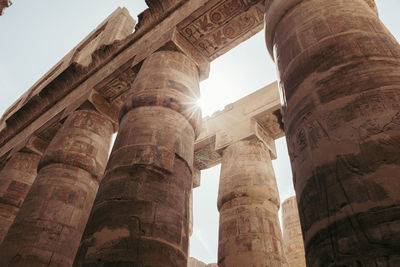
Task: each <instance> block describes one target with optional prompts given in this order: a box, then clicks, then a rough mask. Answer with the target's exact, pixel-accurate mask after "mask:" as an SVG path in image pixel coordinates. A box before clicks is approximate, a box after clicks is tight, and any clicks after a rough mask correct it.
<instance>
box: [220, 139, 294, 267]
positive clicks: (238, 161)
mask: <svg viewBox="0 0 400 267" xmlns="http://www.w3.org/2000/svg"><path fill="white" fill-rule="evenodd" d="M279 204H280V201H279V193H278V188H277V185H276V180H275V174H274V170H273V167H272V161H271V155H270V151H269V149H268V148H267V146H266V145H265V144H264V143H263V142H261V141H260V140H258V139H252V140H241V141H238V142H235V143H233V144H231V145H229V146H228V147H227V148H225V149H224V150H223V152H222V164H221V176H220V184H219V194H218V210H219V212H220V222H219V243H218V266H219V267H242V266H271V267H275V266H287V265H286V259H285V256H284V250H283V244H282V234H281V228H280V224H279V218H278V210H279Z"/></svg>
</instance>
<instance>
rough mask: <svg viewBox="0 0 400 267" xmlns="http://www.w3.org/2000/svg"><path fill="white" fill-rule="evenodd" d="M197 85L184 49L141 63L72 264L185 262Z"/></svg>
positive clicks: (196, 73) (196, 74)
mask: <svg viewBox="0 0 400 267" xmlns="http://www.w3.org/2000/svg"><path fill="white" fill-rule="evenodd" d="M199 91H200V90H199V71H198V68H197V66H196V65H195V63H194V61H192V60H191V59H190V58H188V57H187V56H186V55H184V54H183V53H180V52H175V51H168V50H161V51H158V52H155V53H153V54H152V55H151V56H149V57H148V58H147V59H146V60H145V61H144V63H143V66H142V67H141V69H140V71H139V74H138V76H137V78H136V79H135V81H134V83H133V84H132V86H131V89H130V91H129V93H128V97H127V99H126V101H125V104H124V106H123V108H122V110H121V113H120V126H119V131H118V135H117V138H116V141H115V144H114V147H113V150H112V152H111V155H110V160H109V163H108V165H107V169H106V172H105V177H104V179H103V181H102V183H101V185H100V188H99V192H98V194H97V197H96V200H95V204H94V206H93V209H92V212H91V215H90V218H89V221H88V224H87V226H86V230H85V233H84V235H83V238H82V242H81V246H80V249H79V252H78V254H77V257H76V259H75V262H74V266H96V265H98V264H101V265H107V266H111V265H112V266H114V265H115V266H117V265H121V266H122V265H124V266H128V265H129V266H153V267H156V266H160V267H161V266H163V267H167V266H182V267H184V266H187V261H188V243H189V209H190V208H189V198H190V195H191V190H192V174H193V155H194V154H193V153H194V152H193V150H194V140H195V137H196V129H197V128H198V124H199V120H200V119H201V116H200V110H199V109H198V108H197V107H196V105H195V102H196V99H197V98H198V97H199Z"/></svg>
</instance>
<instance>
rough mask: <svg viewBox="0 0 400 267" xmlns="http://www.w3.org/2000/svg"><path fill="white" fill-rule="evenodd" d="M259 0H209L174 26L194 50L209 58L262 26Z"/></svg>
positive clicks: (227, 48)
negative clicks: (176, 26)
mask: <svg viewBox="0 0 400 267" xmlns="http://www.w3.org/2000/svg"><path fill="white" fill-rule="evenodd" d="M263 22H264V2H263V1H262V0H225V1H210V2H209V3H207V4H206V5H204V6H203V7H202V8H200V9H199V10H197V11H196V12H195V13H194V14H192V15H191V16H190V17H188V18H187V19H186V20H184V21H182V22H181V23H180V24H179V25H178V29H179V33H180V34H182V36H184V37H185V38H186V39H187V40H188V41H189V42H190V43H191V44H192V45H193V46H194V47H195V48H196V49H197V50H199V51H200V52H201V53H202V54H203V55H204V56H206V57H207V58H208V59H210V60H213V59H215V58H217V57H218V56H220V55H221V54H223V53H225V52H226V51H227V50H229V49H230V48H231V47H232V46H236V44H237V42H238V40H241V41H243V39H244V38H246V37H247V38H248V37H250V36H251V35H253V34H254V33H255V32H257V31H260V30H261V29H262V28H263Z"/></svg>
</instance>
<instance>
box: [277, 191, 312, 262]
mask: <svg viewBox="0 0 400 267" xmlns="http://www.w3.org/2000/svg"><path fill="white" fill-rule="evenodd" d="M282 225H283V246H284V248H285V255H286V259H287V262H288V265H289V267H306V258H305V255H304V244H303V235H302V234H301V226H300V218H299V212H298V208H297V201H296V197H291V198H288V199H286V200H285V201H284V202H283V203H282Z"/></svg>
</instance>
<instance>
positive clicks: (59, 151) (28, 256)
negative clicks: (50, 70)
mask: <svg viewBox="0 0 400 267" xmlns="http://www.w3.org/2000/svg"><path fill="white" fill-rule="evenodd" d="M112 133H113V125H112V123H111V121H109V120H108V119H106V118H105V117H104V116H102V115H100V114H98V113H97V112H96V111H93V110H77V111H75V112H74V113H73V114H71V115H70V116H69V117H68V119H67V120H66V121H65V123H64V125H63V126H62V128H61V129H60V130H59V132H58V133H57V134H56V136H55V137H54V138H53V140H52V141H51V143H50V144H49V146H48V148H47V150H46V151H45V153H44V155H43V157H42V159H41V161H40V163H39V168H38V175H37V178H36V180H35V183H34V184H33V185H32V188H31V191H30V192H29V194H28V195H27V197H26V199H25V202H24V204H23V205H22V207H21V210H20V212H19V213H18V215H17V217H16V219H15V222H14V224H13V225H12V226H11V228H10V230H9V231H8V234H7V236H6V237H5V239H4V242H3V244H2V246H1V247H0V266H32V267H36V266H57V267H62V266H71V265H72V263H73V259H74V256H75V254H76V251H77V249H78V246H79V241H80V239H81V236H82V232H83V230H84V227H85V224H86V221H87V218H88V217H89V213H90V209H91V207H92V204H93V201H94V198H95V195H96V192H97V188H98V184H99V180H100V178H101V177H102V173H103V171H104V169H105V165H106V162H107V158H108V151H109V148H110V142H111V135H112Z"/></svg>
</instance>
